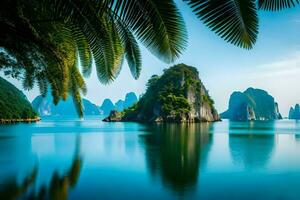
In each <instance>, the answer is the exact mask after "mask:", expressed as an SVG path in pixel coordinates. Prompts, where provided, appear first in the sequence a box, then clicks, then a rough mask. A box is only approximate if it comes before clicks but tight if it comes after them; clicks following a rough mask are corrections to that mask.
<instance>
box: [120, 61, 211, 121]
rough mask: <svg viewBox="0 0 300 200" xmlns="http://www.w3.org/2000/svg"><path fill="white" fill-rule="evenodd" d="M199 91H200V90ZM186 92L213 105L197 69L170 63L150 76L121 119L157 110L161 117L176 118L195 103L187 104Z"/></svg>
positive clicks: (152, 113) (151, 113) (149, 116)
mask: <svg viewBox="0 0 300 200" xmlns="http://www.w3.org/2000/svg"><path fill="white" fill-rule="evenodd" d="M201 90H204V93H202V92H201ZM189 92H192V93H194V94H195V98H199V99H198V100H199V101H197V102H202V103H204V102H208V103H209V105H211V106H212V105H213V101H212V100H211V98H210V97H209V96H208V95H207V91H205V89H204V87H203V86H202V83H201V81H200V79H199V74H198V71H197V69H196V68H194V67H190V66H187V65H185V64H178V65H174V66H172V67H170V68H168V69H166V70H164V73H163V75H162V76H157V75H154V76H152V77H151V78H150V79H149V81H148V83H147V90H146V93H145V94H144V95H143V96H142V97H141V98H140V100H139V102H138V103H137V104H136V105H135V106H134V107H131V108H130V109H128V110H126V111H125V112H124V113H123V114H124V116H125V118H126V117H127V118H130V116H136V115H137V114H138V113H142V114H143V115H144V116H147V117H148V118H151V117H152V116H155V113H154V112H160V113H159V115H161V116H162V117H163V118H167V117H168V116H174V117H179V116H181V115H185V114H188V113H189V111H190V110H191V108H192V106H195V105H190V104H189V101H188V99H187V95H188V93H189ZM200 98H201V99H200ZM201 100H202V101H201Z"/></svg>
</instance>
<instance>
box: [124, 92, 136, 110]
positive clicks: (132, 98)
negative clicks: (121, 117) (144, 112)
mask: <svg viewBox="0 0 300 200" xmlns="http://www.w3.org/2000/svg"><path fill="white" fill-rule="evenodd" d="M137 102H138V98H137V96H136V94H135V93H134V92H129V93H127V94H126V96H125V100H124V109H126V108H129V107H131V106H132V105H133V104H135V103H137Z"/></svg>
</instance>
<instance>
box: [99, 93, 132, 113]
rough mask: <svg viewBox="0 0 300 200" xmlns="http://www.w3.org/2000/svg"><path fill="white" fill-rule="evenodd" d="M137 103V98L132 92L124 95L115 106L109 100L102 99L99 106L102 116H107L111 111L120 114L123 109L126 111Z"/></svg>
mask: <svg viewBox="0 0 300 200" xmlns="http://www.w3.org/2000/svg"><path fill="white" fill-rule="evenodd" d="M137 102H138V98H137V96H136V94H135V93H134V92H129V93H127V94H126V96H125V99H124V100H122V99H120V100H118V101H117V102H116V103H115V104H113V102H112V101H111V100H110V99H104V101H103V103H102V105H101V106H100V110H101V111H102V113H103V115H105V116H108V115H109V114H110V112H111V111H113V110H117V111H118V112H122V111H123V110H124V109H127V108H129V107H131V106H133V105H134V104H135V103H137Z"/></svg>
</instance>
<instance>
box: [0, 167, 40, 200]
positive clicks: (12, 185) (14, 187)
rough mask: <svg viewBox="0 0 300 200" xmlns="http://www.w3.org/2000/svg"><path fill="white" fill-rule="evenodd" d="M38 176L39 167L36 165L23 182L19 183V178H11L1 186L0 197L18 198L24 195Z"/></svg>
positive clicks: (7, 199) (8, 199)
mask: <svg viewBox="0 0 300 200" xmlns="http://www.w3.org/2000/svg"><path fill="white" fill-rule="evenodd" d="M36 176H37V167H34V168H33V170H32V172H31V173H30V174H29V175H28V176H27V177H26V178H25V179H24V181H23V182H22V183H21V184H18V183H17V179H16V178H14V179H10V180H8V181H7V182H6V183H5V184H4V185H1V188H0V199H6V200H10V199H17V198H19V197H21V196H22V195H24V194H25V193H26V192H27V190H28V188H29V187H30V186H31V185H32V183H33V182H34V181H35V179H36Z"/></svg>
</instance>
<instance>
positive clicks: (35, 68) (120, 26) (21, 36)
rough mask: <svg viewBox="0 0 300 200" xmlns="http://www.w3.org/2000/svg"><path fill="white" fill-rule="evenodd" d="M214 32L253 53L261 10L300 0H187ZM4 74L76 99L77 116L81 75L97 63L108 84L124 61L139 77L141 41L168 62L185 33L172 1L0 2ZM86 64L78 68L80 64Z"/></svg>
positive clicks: (184, 39) (182, 43)
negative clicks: (258, 12) (258, 11)
mask: <svg viewBox="0 0 300 200" xmlns="http://www.w3.org/2000/svg"><path fill="white" fill-rule="evenodd" d="M184 1H186V2H187V3H188V4H189V5H190V6H191V7H192V9H193V11H194V12H195V13H196V15H197V16H198V17H199V18H200V19H201V20H202V21H203V22H204V23H205V24H206V25H207V26H208V27H210V28H211V29H212V30H213V31H215V32H216V33H217V34H218V35H220V36H221V37H222V38H224V39H225V40H226V41H228V42H231V43H233V44H235V45H237V46H240V47H243V48H246V49H250V48H252V46H253V44H254V43H255V41H256V37H257V34H258V19H257V10H258V9H264V10H281V9H283V8H288V7H293V6H295V5H296V4H299V0H258V2H256V1H255V0H184ZM0 30H1V31H0V70H1V69H2V70H4V73H5V74H6V75H11V76H12V77H14V78H18V79H21V80H22V81H23V86H24V88H25V89H31V88H32V87H33V86H34V85H35V84H37V85H38V87H39V88H40V92H41V94H43V95H45V94H46V92H47V89H48V86H50V87H51V91H52V96H53V97H54V98H53V99H54V103H55V104H57V103H58V102H59V100H60V99H64V100H65V99H66V98H67V97H68V94H71V95H72V97H73V100H74V103H75V105H76V108H77V109H78V113H79V115H80V116H82V115H83V112H82V110H83V108H82V102H81V93H83V94H85V93H86V86H85V83H84V79H83V77H82V74H83V75H84V76H85V77H88V76H89V75H90V74H91V70H92V62H93V61H94V63H95V66H96V71H97V76H98V78H99V81H100V82H101V83H103V84H107V83H110V82H111V81H113V80H114V79H115V78H116V77H117V76H118V74H119V72H120V70H121V67H122V63H123V61H124V59H126V60H127V63H128V65H129V67H130V70H131V74H132V75H133V77H134V78H138V77H139V75H140V71H141V53H140V50H139V44H138V41H140V42H141V43H142V44H143V45H145V46H146V47H147V48H148V49H149V51H150V52H151V53H153V54H154V55H156V56H157V57H159V58H160V59H162V60H163V61H165V62H167V63H170V62H173V61H174V60H176V58H178V57H179V56H180V54H181V53H182V52H183V50H184V49H185V48H186V45H187V33H186V28H185V24H184V21H183V19H182V16H181V14H180V12H179V10H178V8H177V7H176V4H175V3H174V1H173V0H2V1H1V2H0ZM79 63H80V65H81V71H82V72H80V71H79V69H78V64H79Z"/></svg>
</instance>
